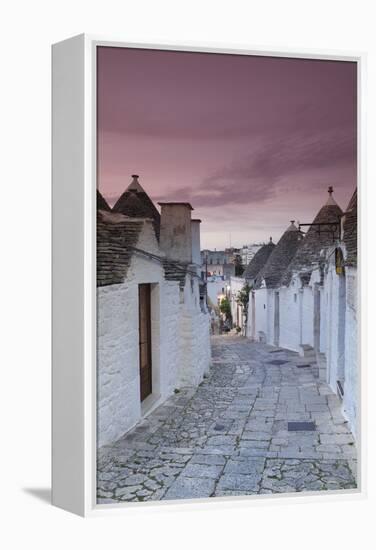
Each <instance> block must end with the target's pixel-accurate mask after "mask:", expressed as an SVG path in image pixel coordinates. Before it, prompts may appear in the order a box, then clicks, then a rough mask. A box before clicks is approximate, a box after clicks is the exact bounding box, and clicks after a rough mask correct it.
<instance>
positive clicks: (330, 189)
mask: <svg viewBox="0 0 376 550" xmlns="http://www.w3.org/2000/svg"><path fill="white" fill-rule="evenodd" d="M328 193H329V196H330V197H331V196H332V194H333V187H332V186H331V185H329V187H328Z"/></svg>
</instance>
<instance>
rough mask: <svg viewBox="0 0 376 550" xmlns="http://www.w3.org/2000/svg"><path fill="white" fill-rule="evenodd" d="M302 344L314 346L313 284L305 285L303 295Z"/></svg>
mask: <svg viewBox="0 0 376 550" xmlns="http://www.w3.org/2000/svg"><path fill="white" fill-rule="evenodd" d="M301 311H302V344H306V345H309V346H312V347H313V344H314V339H313V290H312V286H310V285H309V286H306V285H305V286H304V287H303V296H302V310H301Z"/></svg>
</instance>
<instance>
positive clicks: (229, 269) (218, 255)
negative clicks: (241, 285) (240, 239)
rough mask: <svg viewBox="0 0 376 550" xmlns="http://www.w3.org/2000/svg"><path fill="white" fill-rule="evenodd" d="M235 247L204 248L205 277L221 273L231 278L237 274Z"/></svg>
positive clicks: (203, 266)
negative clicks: (222, 248) (220, 248)
mask: <svg viewBox="0 0 376 550" xmlns="http://www.w3.org/2000/svg"><path fill="white" fill-rule="evenodd" d="M234 260H235V253H234V249H226V250H202V251H201V273H202V276H203V278H204V279H205V278H206V275H207V276H208V277H211V276H212V275H217V276H218V275H219V276H221V277H224V278H225V279H226V280H229V279H230V277H231V276H232V275H235V263H234Z"/></svg>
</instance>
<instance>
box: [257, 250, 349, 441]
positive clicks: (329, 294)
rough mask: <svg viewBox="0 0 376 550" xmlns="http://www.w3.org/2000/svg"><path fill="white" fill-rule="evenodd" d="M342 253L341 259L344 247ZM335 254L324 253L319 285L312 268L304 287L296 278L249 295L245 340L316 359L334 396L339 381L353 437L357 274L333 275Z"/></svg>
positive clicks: (298, 278) (344, 410) (317, 277)
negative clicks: (276, 310) (263, 343)
mask: <svg viewBox="0 0 376 550" xmlns="http://www.w3.org/2000/svg"><path fill="white" fill-rule="evenodd" d="M337 248H340V246H339V245H337ZM342 249H343V253H344V256H345V254H346V252H345V249H344V247H342ZM334 251H335V247H333V249H330V250H328V251H327V254H326V257H327V259H326V268H325V270H324V276H323V280H322V276H321V273H320V270H319V268H316V269H314V270H313V271H312V274H311V276H310V278H309V281H308V282H307V281H306V282H305V284H303V283H302V281H301V279H300V277H299V275H296V274H295V275H294V276H293V277H292V280H291V282H290V284H289V286H282V287H280V288H278V289H267V288H266V287H265V286H262V287H261V288H259V289H257V290H254V291H251V292H250V297H249V306H248V329H247V336H248V337H249V338H251V339H253V340H256V341H263V342H266V343H268V344H270V345H275V346H281V347H283V348H286V349H290V350H293V351H296V352H298V353H300V354H301V355H305V354H306V353H308V354H309V357H314V358H315V359H314V360H316V359H317V361H318V363H319V365H320V367H322V365H323V364H324V369H323V370H322V368H321V369H320V373H322V372H324V373H323V374H321V375H322V376H324V377H325V378H326V381H327V382H328V383H329V385H330V387H331V388H332V390H333V392H335V393H338V391H339V389H338V381H339V382H340V384H341V386H342V388H343V391H344V394H343V413H344V415H345V416H346V417H347V419H348V421H349V424H350V427H351V430H352V432H353V433H354V435H356V433H357V402H358V386H357V372H358V349H357V272H356V268H354V267H345V273H344V274H343V275H339V274H337V272H336V266H335V262H334ZM276 293H278V295H279V330H278V336H279V338H277V334H276V332H277V331H276V316H275V307H276ZM307 350H308V351H307ZM309 350H311V351H309Z"/></svg>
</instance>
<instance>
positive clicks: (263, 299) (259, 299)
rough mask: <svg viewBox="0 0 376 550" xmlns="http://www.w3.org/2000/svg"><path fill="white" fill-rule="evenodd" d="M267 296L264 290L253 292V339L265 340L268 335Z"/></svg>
mask: <svg viewBox="0 0 376 550" xmlns="http://www.w3.org/2000/svg"><path fill="white" fill-rule="evenodd" d="M268 303H269V302H268V294H267V289H266V288H260V289H258V290H256V291H255V308H256V315H255V339H256V341H259V340H260V338H265V339H266V338H267V333H268Z"/></svg>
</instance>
